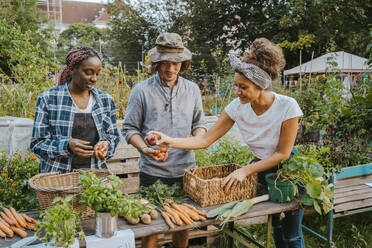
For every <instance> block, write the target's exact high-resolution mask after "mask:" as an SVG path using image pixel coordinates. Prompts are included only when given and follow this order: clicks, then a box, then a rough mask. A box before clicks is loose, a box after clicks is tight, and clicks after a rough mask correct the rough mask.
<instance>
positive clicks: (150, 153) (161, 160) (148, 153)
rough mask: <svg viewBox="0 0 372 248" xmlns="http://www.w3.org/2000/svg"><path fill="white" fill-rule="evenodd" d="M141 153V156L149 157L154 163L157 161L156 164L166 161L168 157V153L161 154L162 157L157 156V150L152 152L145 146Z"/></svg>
mask: <svg viewBox="0 0 372 248" xmlns="http://www.w3.org/2000/svg"><path fill="white" fill-rule="evenodd" d="M141 152H142V153H143V154H145V155H146V156H149V157H151V158H152V159H154V160H155V161H158V162H164V161H166V160H167V159H168V156H169V151H167V152H165V153H163V154H164V156H159V155H158V152H160V151H159V150H154V149H152V148H151V147H147V146H144V147H142V148H141Z"/></svg>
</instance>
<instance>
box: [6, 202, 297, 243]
mask: <svg viewBox="0 0 372 248" xmlns="http://www.w3.org/2000/svg"><path fill="white" fill-rule="evenodd" d="M187 202H188V203H190V204H193V205H195V206H196V207H197V208H198V209H202V210H205V211H209V210H211V209H214V208H216V207H218V206H211V207H205V208H201V207H199V206H198V205H197V204H195V203H194V202H192V201H191V200H187ZM297 208H298V201H296V200H294V201H292V202H290V203H283V204H279V203H273V202H270V201H266V202H261V203H258V204H256V205H253V206H252V207H251V208H250V209H249V211H248V212H247V213H246V214H244V215H241V216H238V217H236V218H232V219H231V222H229V224H228V225H226V228H224V229H223V230H222V231H224V232H225V233H226V234H227V235H229V236H231V237H232V238H234V239H238V240H239V237H238V236H236V235H235V234H234V233H233V232H234V230H233V223H234V222H235V221H238V220H245V223H247V224H258V223H263V221H262V219H263V218H264V219H266V220H267V222H268V223H269V225H268V235H270V236H269V237H271V215H273V214H277V213H282V212H285V211H290V210H295V209H297ZM218 224H220V221H218V220H215V219H207V220H206V221H204V222H201V221H196V222H193V223H192V225H182V226H176V227H175V228H174V229H169V227H168V225H167V224H166V223H165V221H164V219H163V218H162V217H161V216H160V215H159V217H158V218H157V219H156V220H153V221H152V223H151V225H145V224H141V223H140V224H137V225H130V224H127V222H126V221H125V220H124V219H123V218H121V217H119V219H118V229H119V230H124V229H132V231H133V232H134V235H135V238H143V237H147V236H150V235H154V234H166V233H172V232H175V231H180V230H186V229H189V230H191V229H197V228H200V227H206V226H209V225H218ZM83 228H84V232H85V234H86V236H88V235H93V234H94V233H95V220H94V218H91V219H88V220H84V221H83ZM30 234H31V236H32V235H33V234H32V232H30ZM18 240H19V238H18V237H17V238H13V239H11V240H9V241H5V240H4V239H0V247H7V246H10V245H11V244H12V243H14V242H16V241H18ZM239 242H241V243H243V244H244V245H246V246H247V247H252V246H250V245H249V243H248V242H247V241H245V240H239ZM253 242H254V241H253ZM80 245H81V247H85V242H82V243H80ZM231 245H232V242H231ZM256 245H257V244H256ZM258 246H259V247H262V246H260V245H259V244H258ZM231 247H232V246H231ZM268 247H270V239H268Z"/></svg>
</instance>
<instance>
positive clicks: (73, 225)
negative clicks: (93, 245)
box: [35, 195, 85, 248]
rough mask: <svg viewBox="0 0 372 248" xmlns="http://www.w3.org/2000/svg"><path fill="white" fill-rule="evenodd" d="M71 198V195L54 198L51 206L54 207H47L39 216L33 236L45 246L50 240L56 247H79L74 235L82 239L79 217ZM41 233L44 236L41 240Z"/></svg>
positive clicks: (82, 233)
mask: <svg viewBox="0 0 372 248" xmlns="http://www.w3.org/2000/svg"><path fill="white" fill-rule="evenodd" d="M73 198H74V196H73V195H70V196H67V197H66V198H61V197H56V198H54V201H53V204H56V205H54V206H53V207H49V208H48V209H46V210H45V212H44V213H42V214H41V215H40V217H41V218H42V219H41V221H40V222H39V223H38V224H37V225H36V233H35V235H36V236H37V237H38V238H40V239H41V241H42V242H44V243H45V244H48V243H49V239H52V240H53V241H52V242H51V243H52V244H53V245H55V246H57V247H64V248H68V247H79V243H78V241H77V240H76V238H75V237H76V235H77V234H78V235H79V239H80V240H83V239H84V237H85V235H84V232H83V228H82V225H81V221H80V217H79V215H78V214H77V213H76V212H75V211H74V209H73V206H72V205H71V203H70V202H72V200H73ZM77 228H79V229H80V232H79V233H77ZM43 232H45V235H44V236H43V237H42V238H41V233H43Z"/></svg>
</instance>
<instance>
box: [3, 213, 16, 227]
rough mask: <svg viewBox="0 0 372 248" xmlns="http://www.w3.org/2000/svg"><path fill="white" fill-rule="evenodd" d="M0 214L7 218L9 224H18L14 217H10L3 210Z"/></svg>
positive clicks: (4, 218)
mask: <svg viewBox="0 0 372 248" xmlns="http://www.w3.org/2000/svg"><path fill="white" fill-rule="evenodd" d="M0 215H1V218H3V220H5V221H6V222H7V223H8V224H9V225H15V224H17V222H16V221H14V220H13V219H10V218H9V217H8V215H6V214H5V213H4V212H1V213H0Z"/></svg>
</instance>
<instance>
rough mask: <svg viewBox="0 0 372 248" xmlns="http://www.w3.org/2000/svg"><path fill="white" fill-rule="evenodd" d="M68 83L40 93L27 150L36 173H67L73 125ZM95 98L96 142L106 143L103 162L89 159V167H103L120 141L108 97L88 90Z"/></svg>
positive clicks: (111, 104) (105, 94) (110, 99)
mask: <svg viewBox="0 0 372 248" xmlns="http://www.w3.org/2000/svg"><path fill="white" fill-rule="evenodd" d="M67 86H68V83H65V84H63V85H60V86H57V87H54V88H52V89H50V90H47V91H45V92H43V93H42V94H41V95H40V96H39V98H38V99H37V102H36V112H35V119H34V127H33V130H32V138H31V144H30V148H31V151H32V152H33V153H35V154H36V156H37V157H38V158H39V159H40V168H39V171H40V173H45V172H51V171H60V172H62V173H66V172H70V171H71V161H72V153H71V152H70V151H69V150H68V149H67V145H68V141H69V140H70V139H71V134H72V127H73V124H74V117H75V112H74V110H73V109H74V103H73V101H72V99H71V97H70V94H69V92H68V88H67ZM91 92H92V93H93V95H94V97H95V99H96V103H95V105H94V106H93V109H92V118H93V120H94V123H95V126H96V128H97V132H98V135H99V140H100V141H101V140H107V141H110V146H109V149H108V153H107V156H106V158H105V160H97V159H96V158H94V159H92V164H91V168H98V169H101V168H106V159H107V158H109V157H112V156H113V155H114V152H115V148H116V146H117V144H118V143H119V141H120V134H119V131H118V128H117V123H116V108H115V103H114V100H113V99H112V97H111V96H110V95H109V94H107V93H105V92H103V91H100V90H98V89H95V88H93V89H92V91H91Z"/></svg>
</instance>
